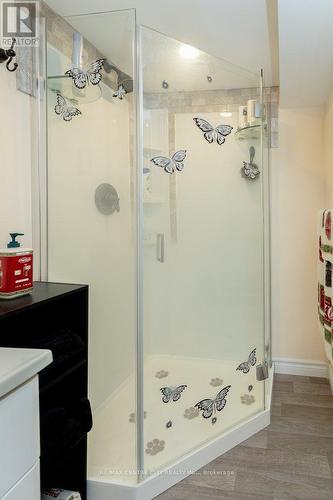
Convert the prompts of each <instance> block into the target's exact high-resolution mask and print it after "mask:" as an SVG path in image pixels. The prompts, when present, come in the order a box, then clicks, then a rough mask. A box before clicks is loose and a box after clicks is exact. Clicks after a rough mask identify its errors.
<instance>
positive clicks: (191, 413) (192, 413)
mask: <svg viewBox="0 0 333 500" xmlns="http://www.w3.org/2000/svg"><path fill="white" fill-rule="evenodd" d="M198 416H199V408H195V407H194V406H191V407H190V408H186V410H185V412H184V418H187V419H188V420H192V419H193V418H196V417H198Z"/></svg>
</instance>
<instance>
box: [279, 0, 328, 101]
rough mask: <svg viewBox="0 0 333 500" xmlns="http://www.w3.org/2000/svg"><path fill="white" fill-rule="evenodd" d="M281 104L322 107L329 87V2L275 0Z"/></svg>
mask: <svg viewBox="0 0 333 500" xmlns="http://www.w3.org/2000/svg"><path fill="white" fill-rule="evenodd" d="M278 11H279V20H278V24H279V49H280V85H281V96H280V100H281V106H283V107H300V106H323V105H324V104H325V102H326V101H327V99H328V97H329V95H330V93H331V91H332V89H333V29H332V26H333V1H332V0H279V4H278Z"/></svg>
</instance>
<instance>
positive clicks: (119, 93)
mask: <svg viewBox="0 0 333 500" xmlns="http://www.w3.org/2000/svg"><path fill="white" fill-rule="evenodd" d="M126 93H127V92H126V90H125V88H124V86H123V85H119V87H118V89H117V90H116V91H115V92H114V93H113V94H112V97H118V99H120V100H123V99H124V97H125V95H126Z"/></svg>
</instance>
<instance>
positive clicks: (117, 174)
mask: <svg viewBox="0 0 333 500" xmlns="http://www.w3.org/2000/svg"><path fill="white" fill-rule="evenodd" d="M47 20H48V29H47V35H48V47H47V75H48V279H49V280H50V281H64V282H73V283H87V284H89V286H90V346H89V349H90V358H89V381H90V382H89V395H90V400H91V403H92V405H93V410H94V428H93V430H92V432H91V433H90V435H89V457H88V461H89V471H88V474H89V476H90V477H100V478H117V479H118V478H119V477H121V476H122V475H124V476H126V480H127V481H133V482H136V481H137V477H136V472H135V471H136V469H137V466H136V425H135V421H136V416H135V412H136V234H135V232H136V196H135V190H136V188H135V186H136V168H135V161H134V157H135V154H134V134H135V126H134V123H135V121H134V106H135V99H134V96H133V78H134V54H133V50H134V38H135V13H134V11H123V12H116V13H103V14H95V15H86V16H77V17H71V18H68V19H67V20H63V19H62V18H60V17H58V16H56V15H54V14H53V13H52V12H48V13H47ZM101 59H103V64H101V63H95V62H96V61H99V60H101ZM77 68H80V71H78V70H77ZM82 68H83V69H84V70H83V71H82ZM67 71H71V73H69V74H68V73H67V75H66V72H67ZM100 76H101V81H100V82H99V79H100ZM119 89H120V90H121V91H120V92H118V93H117V91H118V90H119ZM122 89H123V90H122ZM127 471H133V474H130V473H128V472H127Z"/></svg>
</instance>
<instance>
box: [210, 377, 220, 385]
mask: <svg viewBox="0 0 333 500" xmlns="http://www.w3.org/2000/svg"><path fill="white" fill-rule="evenodd" d="M209 383H210V385H212V386H213V387H219V386H220V385H222V384H223V380H222V379H221V378H219V377H215V378H212V380H211V381H210V382H209Z"/></svg>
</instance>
